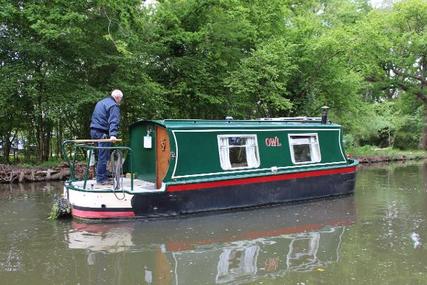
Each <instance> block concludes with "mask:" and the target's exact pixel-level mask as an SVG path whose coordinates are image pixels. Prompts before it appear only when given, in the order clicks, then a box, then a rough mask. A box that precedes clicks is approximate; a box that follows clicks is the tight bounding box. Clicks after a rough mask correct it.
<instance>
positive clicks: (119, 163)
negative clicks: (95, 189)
mask: <svg viewBox="0 0 427 285" xmlns="http://www.w3.org/2000/svg"><path fill="white" fill-rule="evenodd" d="M110 161H111V173H112V175H113V193H114V196H116V198H117V200H123V199H124V198H125V196H126V194H125V190H124V188H123V153H122V152H121V151H120V150H117V149H115V150H113V151H112V152H111V159H110ZM118 190H122V191H121V192H122V193H123V197H118V196H117V194H116V191H118Z"/></svg>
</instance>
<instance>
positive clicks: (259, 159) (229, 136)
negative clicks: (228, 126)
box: [217, 134, 261, 170]
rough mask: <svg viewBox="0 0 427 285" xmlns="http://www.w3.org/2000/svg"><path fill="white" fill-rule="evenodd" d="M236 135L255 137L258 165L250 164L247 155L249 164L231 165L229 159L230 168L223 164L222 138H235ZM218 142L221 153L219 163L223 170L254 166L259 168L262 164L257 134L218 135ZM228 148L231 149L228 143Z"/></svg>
mask: <svg viewBox="0 0 427 285" xmlns="http://www.w3.org/2000/svg"><path fill="white" fill-rule="evenodd" d="M234 137H238V138H254V139H255V155H256V158H257V163H256V165H249V161H248V158H247V157H246V162H247V163H248V166H242V167H232V166H231V161H229V163H230V166H231V167H230V168H227V167H224V165H223V163H222V162H223V159H221V139H223V138H234ZM217 142H218V155H219V163H220V165H221V169H222V170H236V169H237V170H240V169H253V168H258V167H260V165H261V158H260V157H259V145H258V136H257V135H256V134H229V135H217ZM227 149H228V150H229V149H230V145H227ZM245 151H246V145H245Z"/></svg>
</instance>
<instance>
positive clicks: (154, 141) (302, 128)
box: [63, 117, 358, 219]
mask: <svg viewBox="0 0 427 285" xmlns="http://www.w3.org/2000/svg"><path fill="white" fill-rule="evenodd" d="M342 138H343V134H342V128H341V126H340V125H338V124H334V123H331V122H330V121H328V120H325V119H324V118H322V119H321V118H309V117H297V118H276V119H259V120H233V119H226V120H141V121H137V122H135V123H134V124H133V125H131V126H130V128H129V144H128V145H127V146H113V147H110V148H111V151H112V163H111V164H112V169H113V173H114V177H115V178H114V183H113V184H111V185H98V184H97V183H96V181H95V180H93V179H90V177H89V175H88V171H87V170H86V174H85V175H84V177H83V178H82V179H77V178H76V177H75V176H74V175H73V174H74V168H75V166H74V164H73V163H75V162H76V161H78V160H79V159H78V158H76V156H77V153H79V152H78V149H83V150H85V151H87V153H90V154H88V155H86V157H88V158H87V166H88V167H87V169H88V168H89V166H90V163H92V162H91V161H92V159H91V157H92V155H91V154H92V153H93V152H95V151H96V149H97V148H99V147H97V146H96V145H93V144H92V145H91V144H86V143H81V142H78V141H66V142H64V144H63V146H64V149H67V147H68V149H70V148H71V151H69V153H70V154H69V155H68V156H67V157H69V158H70V164H71V170H72V171H71V172H72V175H71V177H70V179H69V180H68V181H66V182H65V187H64V196H65V198H66V199H68V201H69V203H70V205H71V211H72V215H73V216H74V217H78V218H83V219H106V218H136V217H141V218H151V217H161V216H176V215H183V214H192V213H199V212H208V211H222V210H230V209H237V208H248V207H257V206H265V205H271V204H278V203H285V202H296V201H302V200H308V199H316V198H323V197H329V196H337V195H345V194H350V193H352V192H353V191H354V186H355V176H356V167H357V164H358V162H357V161H355V160H352V159H349V158H347V156H346V154H345V151H344V147H343V143H342ZM66 152H67V151H64V153H66ZM122 166H123V167H122Z"/></svg>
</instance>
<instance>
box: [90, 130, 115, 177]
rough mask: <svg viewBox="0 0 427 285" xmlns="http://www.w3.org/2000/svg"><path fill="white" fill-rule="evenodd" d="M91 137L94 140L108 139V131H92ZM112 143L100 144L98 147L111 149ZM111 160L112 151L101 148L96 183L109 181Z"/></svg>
mask: <svg viewBox="0 0 427 285" xmlns="http://www.w3.org/2000/svg"><path fill="white" fill-rule="evenodd" d="M90 136H91V137H92V139H107V138H108V134H107V131H104V132H103V131H102V130H98V129H91V130H90ZM111 146H112V143H110V142H100V143H98V147H111ZM109 159H110V150H109V149H104V148H100V149H98V163H97V164H96V182H98V183H101V182H104V181H107V179H108V175H107V162H108V160H109Z"/></svg>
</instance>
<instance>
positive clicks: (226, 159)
mask: <svg viewBox="0 0 427 285" xmlns="http://www.w3.org/2000/svg"><path fill="white" fill-rule="evenodd" d="M219 150H220V153H219V159H220V162H221V166H222V168H224V169H231V163H230V150H229V146H228V138H227V137H224V138H220V139H219Z"/></svg>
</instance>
